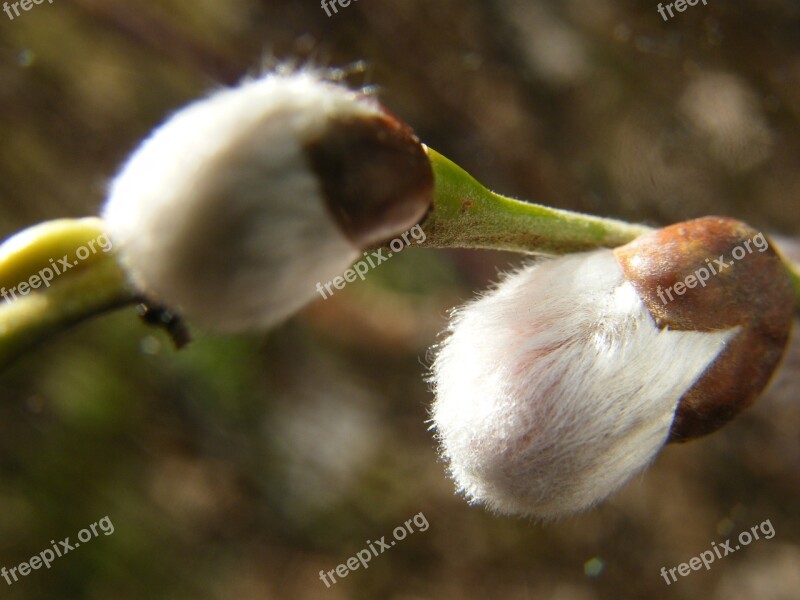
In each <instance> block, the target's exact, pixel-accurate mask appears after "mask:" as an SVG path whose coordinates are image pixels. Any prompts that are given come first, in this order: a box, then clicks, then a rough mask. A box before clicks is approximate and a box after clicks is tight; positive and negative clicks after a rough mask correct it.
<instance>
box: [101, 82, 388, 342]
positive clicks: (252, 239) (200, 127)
mask: <svg viewBox="0 0 800 600" xmlns="http://www.w3.org/2000/svg"><path fill="white" fill-rule="evenodd" d="M379 112H380V109H379V106H378V104H377V102H376V101H374V100H372V99H370V98H366V97H364V96H361V95H359V94H357V93H355V92H353V91H351V90H349V89H347V88H345V87H344V86H341V85H337V84H333V83H331V82H327V81H323V80H321V79H320V77H319V76H317V75H316V74H314V73H311V72H297V73H293V74H290V75H280V74H270V75H267V76H265V77H262V78H260V79H257V80H252V81H247V82H245V83H243V84H241V85H240V86H238V87H235V88H232V89H225V90H222V91H219V92H216V93H214V94H213V95H211V96H210V97H208V98H206V99H203V100H200V101H197V102H195V103H193V104H191V105H189V106H187V107H186V108H184V109H182V110H180V111H179V112H178V113H177V114H175V115H174V116H173V117H172V118H170V119H169V120H168V121H167V122H166V123H165V124H163V125H162V126H161V127H160V128H158V129H157V130H156V131H155V132H154V133H153V134H152V135H151V137H150V138H149V139H147V140H146V141H145V142H143V143H142V145H141V146H140V147H139V148H138V149H137V150H136V152H135V153H134V154H133V155H132V156H131V158H130V159H129V161H128V162H127V164H126V165H125V166H124V168H123V169H122V171H121V172H120V173H119V175H118V176H117V177H116V179H115V180H114V181H113V184H112V186H111V192H110V197H109V199H108V202H107V203H106V206H105V208H104V211H103V217H104V218H105V219H106V221H107V222H108V226H109V233H110V235H111V237H112V239H113V240H114V243H115V244H116V245H117V246H118V247H119V248H120V251H121V256H122V258H123V261H124V262H125V263H126V266H127V267H128V269H129V270H130V272H131V274H132V278H133V281H134V283H135V284H137V285H138V286H139V288H140V289H143V290H144V291H146V292H148V293H150V294H151V295H153V296H154V297H155V298H157V299H159V300H160V301H162V302H164V303H165V304H167V305H168V306H171V307H176V308H182V309H183V310H185V311H186V313H188V315H189V316H191V317H193V318H195V319H197V320H198V321H200V322H202V323H203V324H205V325H206V326H208V327H212V328H215V329H218V330H225V331H235V330H242V329H247V328H250V327H253V326H268V325H271V324H273V323H276V322H277V321H279V320H281V319H283V318H284V317H286V316H288V315H289V314H291V313H293V312H295V311H296V310H297V309H299V308H300V307H301V306H302V305H304V304H305V303H307V302H308V301H309V300H311V299H312V298H313V297H314V296H315V295H316V293H317V292H316V290H315V286H316V284H317V282H318V281H322V282H326V281H328V280H330V279H333V277H334V276H336V275H339V274H341V272H342V271H344V270H345V269H346V268H347V267H348V266H349V265H350V264H351V263H352V262H353V260H355V258H356V257H358V256H359V255H360V249H359V248H356V247H354V245H353V244H351V243H350V242H349V241H348V240H347V239H346V238H345V237H344V235H343V234H342V232H341V231H340V229H339V228H338V227H337V225H336V223H335V222H334V221H333V219H332V218H331V217H330V216H329V214H328V211H327V208H326V206H325V204H324V202H323V199H322V192H321V187H320V184H319V182H318V180H317V177H316V176H315V175H314V174H313V173H312V172H311V170H310V169H309V167H308V165H307V162H306V159H305V157H304V156H303V151H302V146H303V144H305V143H307V142H309V141H312V140H315V139H318V138H319V137H321V136H322V135H324V133H325V128H326V126H327V124H328V123H329V121H330V119H331V117H349V116H361V115H364V116H373V115H376V114H379Z"/></svg>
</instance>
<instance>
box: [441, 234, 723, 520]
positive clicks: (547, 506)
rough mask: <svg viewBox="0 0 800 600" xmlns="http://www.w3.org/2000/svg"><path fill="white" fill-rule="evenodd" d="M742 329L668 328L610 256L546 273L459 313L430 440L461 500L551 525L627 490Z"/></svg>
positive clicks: (556, 264)
mask: <svg viewBox="0 0 800 600" xmlns="http://www.w3.org/2000/svg"><path fill="white" fill-rule="evenodd" d="M737 330H738V329H737V328H734V329H730V330H726V331H717V332H704V333H701V332H694V331H671V330H668V329H664V330H661V329H659V328H658V327H657V326H656V324H655V322H654V320H653V317H652V316H651V315H650V313H649V312H648V310H647V308H646V306H645V305H644V303H643V302H642V300H641V299H640V298H639V296H638V295H637V293H636V291H635V290H634V288H633V286H632V285H631V283H630V282H628V281H627V280H626V279H625V277H624V275H623V273H622V270H621V269H620V267H619V265H618V263H617V260H616V258H615V257H614V254H613V252H612V251H611V250H606V249H603V250H596V251H592V252H587V253H582V254H574V255H569V256H564V257H559V258H555V259H551V260H543V261H541V262H537V263H534V264H532V265H529V266H527V267H524V268H522V269H520V270H519V271H517V272H515V273H513V274H510V275H508V276H506V277H505V279H504V280H503V281H502V282H501V283H500V284H499V285H497V286H496V287H495V288H494V289H493V290H491V291H489V292H488V293H486V294H485V295H484V296H482V297H481V298H478V299H476V300H474V301H472V302H470V303H468V304H467V305H465V306H463V307H462V308H460V309H457V310H456V311H455V312H454V316H453V319H452V322H451V325H450V328H449V334H448V335H447V337H446V338H445V339H444V340H443V342H442V343H441V345H440V347H439V348H438V350H437V353H436V356H435V359H434V362H433V366H432V377H431V379H432V383H433V387H434V391H435V394H436V399H435V402H434V404H433V408H432V428H433V429H435V431H436V435H437V437H438V439H439V442H440V447H441V453H442V456H443V458H444V459H445V460H446V461H447V462H448V464H449V471H450V474H451V476H452V477H453V479H454V480H455V482H456V485H457V487H458V489H459V491H460V492H462V493H463V494H465V495H466V497H467V499H468V500H469V501H470V502H472V503H478V504H483V505H486V506H487V507H488V508H489V509H491V510H494V511H496V512H499V513H505V514H517V515H531V516H535V517H539V518H544V519H550V518H557V517H561V516H565V515H568V514H570V513H574V512H577V511H580V510H583V509H586V508H588V507H590V506H592V505H595V504H596V503H598V502H600V501H601V500H603V499H604V498H606V497H607V496H608V495H609V494H611V493H612V492H614V491H615V490H617V489H618V488H619V487H620V486H622V485H623V484H624V483H625V482H626V481H628V480H629V479H630V478H631V477H632V476H633V475H634V474H636V473H637V472H639V471H640V470H642V469H643V468H644V467H645V466H647V464H648V463H649V462H650V461H651V460H652V459H653V458H654V457H655V455H656V454H657V453H658V451H659V449H660V448H661V447H662V446H663V444H664V443H665V441H666V439H667V436H668V434H669V430H670V426H671V424H672V421H673V417H674V413H675V409H676V407H677V404H678V401H679V400H680V398H681V396H683V394H684V393H685V392H686V391H687V390H688V389H689V387H691V385H692V384H693V383H694V382H695V381H696V380H697V379H698V377H699V376H700V375H701V374H702V373H703V371H704V370H705V369H706V368H707V367H708V366H709V364H710V363H712V362H713V361H714V359H715V358H716V357H717V356H718V355H719V354H720V352H721V351H722V350H723V349H724V347H725V344H726V342H727V341H728V340H729V339H730V338H731V337H732V336H733V335H734V334H735V333H736V331H737Z"/></svg>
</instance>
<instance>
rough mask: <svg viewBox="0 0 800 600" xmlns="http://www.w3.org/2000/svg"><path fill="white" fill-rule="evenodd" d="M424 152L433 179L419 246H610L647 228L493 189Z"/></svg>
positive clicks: (553, 249) (549, 249)
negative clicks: (429, 164) (497, 191)
mask: <svg viewBox="0 0 800 600" xmlns="http://www.w3.org/2000/svg"><path fill="white" fill-rule="evenodd" d="M428 155H429V157H430V160H431V165H432V166H433V172H434V177H435V182H436V184H435V192H434V206H433V210H432V211H431V212H430V213H429V214H428V216H427V218H426V220H425V221H424V222H423V223H422V227H423V229H424V230H425V235H426V239H425V241H424V242H423V243H422V245H423V246H430V247H434V248H491V249H495V250H510V251H513V252H525V253H535V254H567V253H570V252H582V251H584V250H591V249H593V248H599V247H606V248H614V247H616V246H621V245H623V244H626V243H628V242H630V241H631V240H633V239H635V238H636V237H638V236H639V235H641V234H643V233H647V232H648V231H651V229H650V228H649V227H644V226H642V225H630V224H628V223H625V222H623V221H617V220H615V219H603V218H600V217H592V216H588V215H582V214H580V213H575V212H570V211H567V210H558V209H555V208H548V207H547V206H542V205H541V204H533V203H530V202H523V201H521V200H514V199H513V198H507V197H505V196H501V195H499V194H495V193H494V192H490V191H489V190H487V189H486V188H485V187H484V186H483V185H481V184H480V183H479V182H478V181H477V180H476V179H475V178H474V177H472V176H471V175H470V174H469V173H467V172H466V171H465V170H464V169H462V168H461V167H459V166H458V165H457V164H455V163H454V162H452V161H451V160H449V159H447V158H445V157H444V156H442V155H441V154H439V153H438V152H436V151H435V150H432V149H431V148H428Z"/></svg>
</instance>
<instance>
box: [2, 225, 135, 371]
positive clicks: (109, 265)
mask: <svg viewBox="0 0 800 600" xmlns="http://www.w3.org/2000/svg"><path fill="white" fill-rule="evenodd" d="M101 236H104V233H103V222H102V221H101V220H100V219H97V218H88V219H65V220H58V221H51V222H48V223H43V224H41V225H37V226H35V227H31V228H30V229H27V230H25V231H23V232H21V233H19V234H17V235H16V236H14V237H12V238H11V239H9V240H8V241H6V242H5V243H4V244H3V245H2V246H0V294H4V297H0V369H2V368H3V367H5V366H6V365H7V364H8V363H10V362H11V361H12V360H13V359H14V358H15V357H17V356H19V355H20V354H22V353H24V352H25V351H26V350H29V349H30V348H31V347H33V346H35V345H36V344H37V343H39V342H41V341H42V340H44V339H46V338H48V337H51V336H52V335H54V334H56V333H58V332H59V331H63V330H64V329H66V328H68V327H70V326H72V325H74V324H76V323H79V322H81V321H83V320H85V319H89V318H91V317H94V316H97V315H99V314H102V313H104V312H107V311H111V310H114V309H117V308H120V307H122V306H125V305H128V304H132V303H134V302H136V301H137V297H136V292H135V290H133V289H132V288H131V287H130V286H129V285H128V283H127V279H126V275H125V272H124V270H123V269H122V267H121V266H120V264H119V262H118V261H117V257H116V255H115V253H114V252H113V250H111V251H109V252H106V251H104V250H102V248H101V247H100V245H99V244H98V242H97V240H98V238H100V237H101ZM102 239H103V241H104V242H105V241H106V240H107V238H105V237H103V238H102ZM90 246H91V247H94V249H95V251H94V252H92V250H91V249H90ZM106 247H108V248H110V246H106ZM79 249H81V255H80V256H78V255H77V251H78V250H79ZM81 256H85V258H84V259H83V260H81ZM62 260H63V261H64V262H63V263H62V262H61V261H62ZM66 264H69V265H71V266H70V267H69V269H67V268H66ZM58 272H62V273H61V274H57V273H58ZM51 276H52V280H51V281H48V282H47V283H46V284H45V283H44V279H49V278H50V277H51ZM21 284H23V285H21ZM33 286H35V289H34V287H33ZM20 288H21V289H20ZM12 291H13V293H12Z"/></svg>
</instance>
